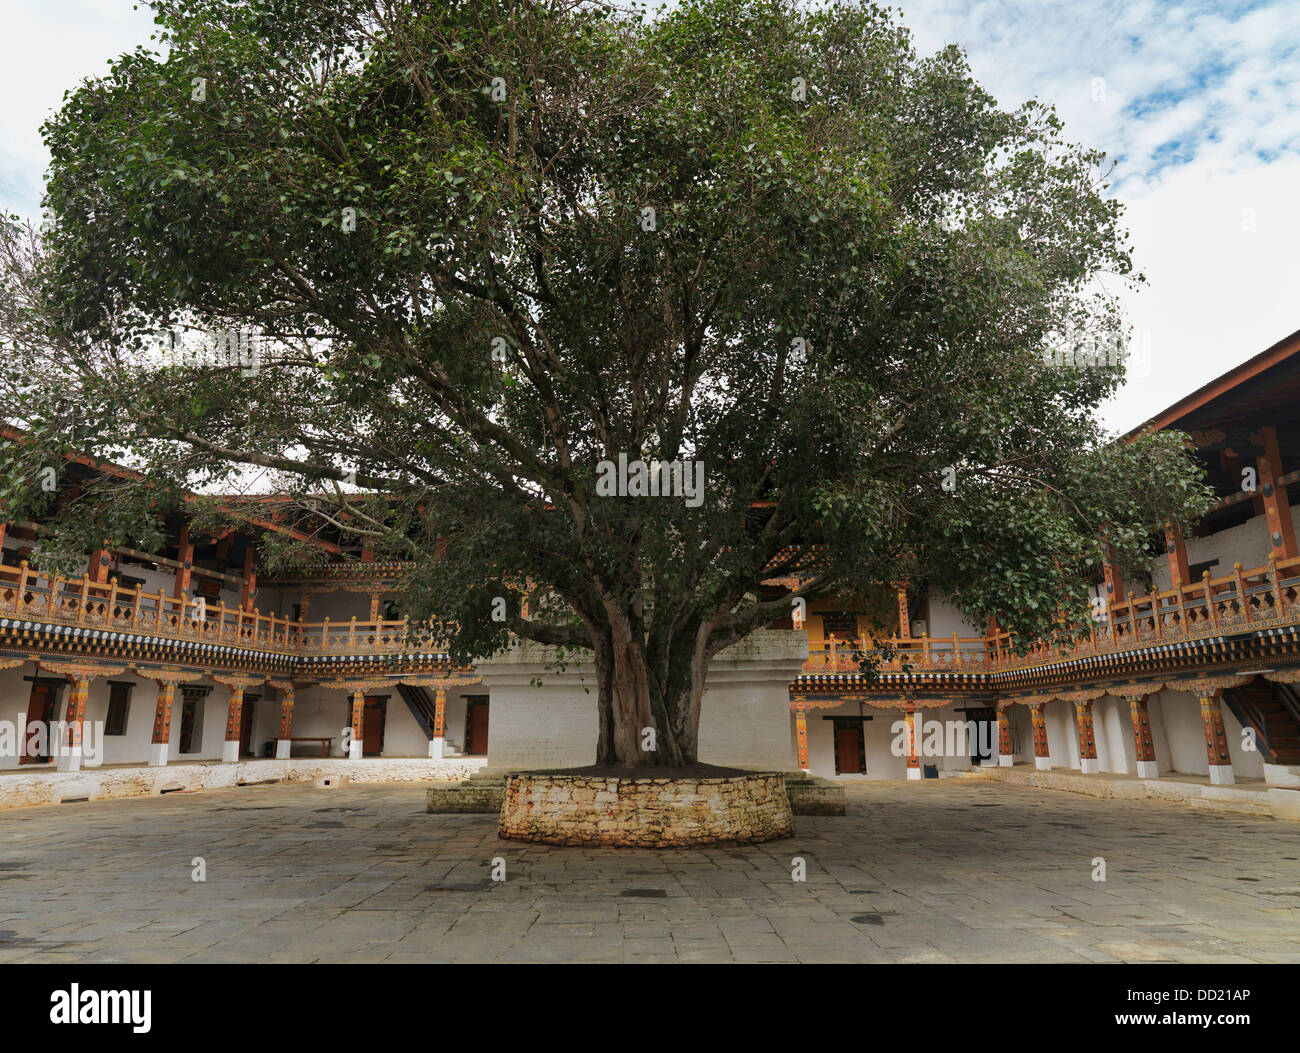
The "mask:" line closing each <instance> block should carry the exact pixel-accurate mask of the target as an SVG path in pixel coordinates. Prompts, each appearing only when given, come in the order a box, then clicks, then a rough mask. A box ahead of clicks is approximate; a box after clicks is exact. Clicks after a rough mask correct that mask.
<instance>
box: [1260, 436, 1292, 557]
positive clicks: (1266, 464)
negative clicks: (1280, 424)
mask: <svg viewBox="0 0 1300 1053" xmlns="http://www.w3.org/2000/svg"><path fill="white" fill-rule="evenodd" d="M1251 442H1253V443H1255V445H1257V446H1263V447H1264V455H1263V456H1262V457H1260V458H1258V459H1257V460H1256V462H1255V463H1256V465H1257V466H1258V468H1259V492H1260V496H1262V497H1263V499H1264V514H1265V516H1266V517H1267V518H1268V540H1269V551H1270V552H1272V553H1273V554H1274V555H1276V556H1277V558H1278V559H1294V558H1295V557H1296V555H1297V554H1298V553H1297V549H1296V540H1295V526H1294V524H1293V523H1292V522H1291V503H1290V501H1289V500H1288V499H1287V495H1286V487H1285V486H1278V484H1277V481H1278V480H1279V479H1280V478H1282V455H1281V452H1280V451H1279V449H1278V445H1277V429H1276V428H1274V427H1273V426H1272V425H1271V424H1270V425H1268V426H1267V427H1264V428H1260V429H1259V431H1258V432H1256V433H1255V434H1254V435H1252V436H1251Z"/></svg>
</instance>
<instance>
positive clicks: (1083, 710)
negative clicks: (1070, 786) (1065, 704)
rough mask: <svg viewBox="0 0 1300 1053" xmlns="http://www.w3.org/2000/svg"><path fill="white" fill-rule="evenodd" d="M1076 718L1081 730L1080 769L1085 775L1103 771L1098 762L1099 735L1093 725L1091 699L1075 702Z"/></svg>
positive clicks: (1076, 723) (1079, 730) (1078, 727)
mask: <svg viewBox="0 0 1300 1053" xmlns="http://www.w3.org/2000/svg"><path fill="white" fill-rule="evenodd" d="M1074 720H1075V725H1076V727H1077V729H1078V732H1079V770H1080V771H1082V772H1083V774H1084V775H1096V774H1097V773H1098V772H1099V771H1101V765H1099V764H1098V763H1097V736H1096V733H1095V732H1094V730H1093V726H1092V702H1091V701H1083V702H1076V703H1075V704H1074Z"/></svg>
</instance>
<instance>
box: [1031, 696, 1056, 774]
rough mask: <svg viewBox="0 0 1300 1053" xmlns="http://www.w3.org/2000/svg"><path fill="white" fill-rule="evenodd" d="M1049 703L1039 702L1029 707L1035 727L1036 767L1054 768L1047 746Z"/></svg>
mask: <svg viewBox="0 0 1300 1053" xmlns="http://www.w3.org/2000/svg"><path fill="white" fill-rule="evenodd" d="M1046 709H1047V705H1046V703H1043V702H1039V703H1037V704H1036V705H1031V706H1030V707H1029V719H1030V722H1031V723H1032V724H1033V727H1034V768H1035V769H1037V770H1038V771H1051V770H1052V755H1051V750H1049V749H1048V746H1047V713H1046Z"/></svg>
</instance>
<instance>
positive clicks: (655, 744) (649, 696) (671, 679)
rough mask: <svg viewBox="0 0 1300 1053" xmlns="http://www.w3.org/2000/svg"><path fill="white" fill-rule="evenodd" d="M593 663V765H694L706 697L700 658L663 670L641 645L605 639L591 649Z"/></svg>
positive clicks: (631, 641)
mask: <svg viewBox="0 0 1300 1053" xmlns="http://www.w3.org/2000/svg"><path fill="white" fill-rule="evenodd" d="M669 650H670V653H672V652H673V651H674V650H676V649H673V648H670V649H669ZM595 662H596V670H597V676H598V680H599V693H598V697H597V706H598V709H599V713H600V733H599V740H598V743H597V749H596V763H597V764H599V765H608V766H617V767H629V768H663V767H671V768H677V767H684V766H686V765H689V764H694V763H695V762H696V760H697V759H698V756H697V754H698V744H699V720H700V701H701V698H702V696H703V693H704V667H705V663H704V661H703V659H702V656H699V655H695V654H693V653H692V654H690V655H689V656H688V657H686V658H685V660H684V661H682V662H680V663H679V665H678V667H677V668H673V669H670V668H667V664H668V663H667V662H664V663H658V664H662V665H664V666H665V668H656V667H655V666H654V665H652V662H651V660H650V658H649V656H648V655H647V654H646V651H645V647H644V646H643V645H642V644H641V642H640V641H639V640H635V639H631V638H628V639H625V640H623V641H620V642H619V643H614V642H613V641H609V640H606V641H604V646H603V647H600V646H598V647H596V648H595ZM654 685H660V688H659V690H657V691H656V690H655V689H654Z"/></svg>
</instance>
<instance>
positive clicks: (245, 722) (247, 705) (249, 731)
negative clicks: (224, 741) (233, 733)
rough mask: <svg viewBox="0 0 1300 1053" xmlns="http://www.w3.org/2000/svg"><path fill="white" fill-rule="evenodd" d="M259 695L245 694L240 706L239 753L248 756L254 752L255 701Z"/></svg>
mask: <svg viewBox="0 0 1300 1053" xmlns="http://www.w3.org/2000/svg"><path fill="white" fill-rule="evenodd" d="M259 697H260V696H259V695H252V696H249V695H245V696H244V699H243V703H244V704H243V705H242V706H240V708H239V755H240V756H241V757H248V756H251V755H252V752H253V703H254V702H256V701H257V700H258V698H259Z"/></svg>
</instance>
